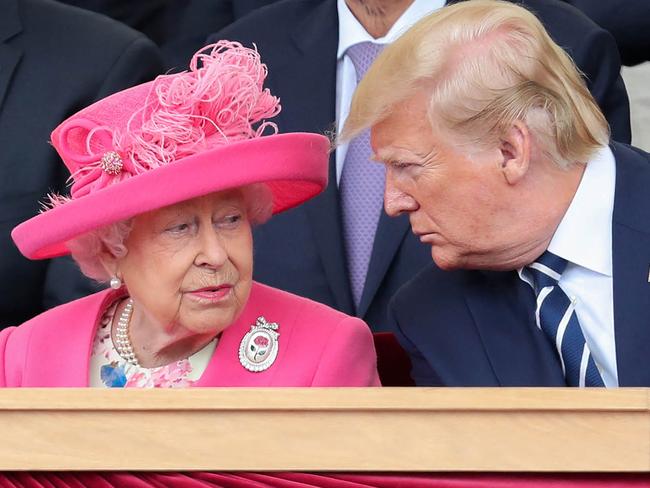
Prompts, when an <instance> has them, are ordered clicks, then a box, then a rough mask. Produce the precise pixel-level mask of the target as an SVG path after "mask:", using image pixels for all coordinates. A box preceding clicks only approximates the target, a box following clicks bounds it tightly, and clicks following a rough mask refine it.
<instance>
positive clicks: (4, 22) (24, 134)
mask: <svg viewBox="0 0 650 488" xmlns="http://www.w3.org/2000/svg"><path fill="white" fill-rule="evenodd" d="M0 12H2V15H1V16H0V278H1V279H0V328H4V327H6V326H9V325H18V324H20V323H21V322H24V321H25V320H27V319H29V318H31V317H33V316H34V315H37V314H39V313H40V312H42V311H43V310H45V309H47V308H50V307H52V306H55V305H58V304H60V303H64V302H68V301H70V300H73V299H75V298H79V297H80V296H83V295H86V294H88V293H90V292H92V291H95V290H96V286H95V285H92V284H91V283H90V282H89V281H88V280H87V279H86V278H84V277H83V276H82V275H81V273H80V272H79V271H78V269H77V268H76V266H75V265H74V264H73V263H72V261H70V260H68V259H55V260H52V261H39V262H30V261H28V260H27V259H25V258H24V257H23V256H21V255H20V253H19V252H18V249H16V247H15V246H14V244H13V242H12V241H11V238H10V232H11V229H12V228H13V227H14V226H15V225H17V224H18V223H20V222H22V221H24V220H25V219H27V218H29V217H31V216H33V215H35V214H36V213H37V212H38V211H39V207H38V204H37V203H36V202H37V201H38V200H39V199H43V198H44V197H45V195H46V194H47V193H48V192H51V191H56V192H61V193H67V189H66V180H67V179H68V177H69V176H70V175H69V174H64V172H63V171H62V168H63V165H62V164H61V163H60V162H58V160H57V156H56V152H55V151H54V149H52V148H51V147H50V145H49V144H48V140H49V136H50V132H51V131H52V130H53V129H54V128H55V127H56V126H57V125H58V124H59V123H60V122H62V121H63V120H64V119H65V118H66V117H68V116H69V115H70V114H72V113H74V112H76V111H77V110H79V109H80V108H81V107H84V106H86V105H88V104H90V103H91V102H92V101H94V100H96V99H99V98H102V97H105V96H106V95H108V94H110V93H113V92H115V91H118V90H121V89H124V88H126V87H129V86H131V85H135V84H138V83H141V82H144V81H147V80H149V79H152V78H154V77H155V76H156V75H158V74H159V73H160V72H161V71H162V63H161V59H160V55H159V53H158V50H157V48H156V47H155V46H154V45H153V43H152V42H151V41H150V40H148V39H147V38H146V37H144V36H143V35H141V34H139V33H137V32H135V31H133V30H131V29H129V28H128V27H125V26H123V25H121V24H119V23H117V22H114V21H112V20H110V19H108V18H106V17H103V16H100V15H96V14H93V13H90V12H86V11H84V10H81V9H77V8H74V7H69V6H66V5H63V4H60V3H58V2H52V1H49V0H0ZM70 73H75V76H71V75H70Z"/></svg>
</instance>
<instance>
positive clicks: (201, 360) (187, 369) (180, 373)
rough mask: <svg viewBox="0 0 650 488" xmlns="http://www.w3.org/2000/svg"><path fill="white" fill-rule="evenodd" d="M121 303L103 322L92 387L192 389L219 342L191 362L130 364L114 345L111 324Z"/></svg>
mask: <svg viewBox="0 0 650 488" xmlns="http://www.w3.org/2000/svg"><path fill="white" fill-rule="evenodd" d="M118 303H119V300H118V302H116V303H114V304H113V305H111V306H110V307H108V309H107V310H106V312H105V313H104V315H103V316H102V319H101V321H100V324H99V327H98V328H97V333H96V334H95V341H94V343H93V353H92V356H91V358H90V386H91V387H100V388H101V387H104V388H124V387H127V388H128V387H139V388H182V387H187V386H192V385H193V384H194V383H195V382H196V381H197V380H198V379H199V378H200V377H201V375H202V374H203V371H205V368H206V367H207V366H208V363H209V362H210V359H211V358H212V354H213V353H214V350H215V348H216V347H217V339H216V338H215V339H214V340H212V341H211V342H210V343H208V344H207V345H206V346H204V347H203V349H201V350H199V351H197V352H195V353H194V354H192V355H191V356H190V357H189V358H186V359H181V360H179V361H175V362H173V363H171V364H167V365H165V366H160V367H157V368H143V367H141V366H135V365H134V364H131V363H129V362H127V361H126V360H125V359H124V358H122V356H120V355H119V354H118V352H117V350H116V348H115V346H114V345H113V339H112V337H111V324H112V323H113V315H114V314H115V310H116V309H117V304H118Z"/></svg>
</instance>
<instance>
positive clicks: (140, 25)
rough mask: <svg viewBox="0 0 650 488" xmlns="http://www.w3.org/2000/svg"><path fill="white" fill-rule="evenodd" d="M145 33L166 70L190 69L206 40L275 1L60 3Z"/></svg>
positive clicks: (96, 0) (84, 0) (108, 0)
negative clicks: (94, 13) (189, 65)
mask: <svg viewBox="0 0 650 488" xmlns="http://www.w3.org/2000/svg"><path fill="white" fill-rule="evenodd" d="M59 1H61V2H62V3H67V4H68V5H74V6H75V7H80V8H84V9H87V10H92V11H93V12H97V13H100V14H103V15H107V16H109V17H111V18H112V19H115V20H118V21H120V22H122V23H124V24H126V25H128V26H129V27H132V28H133V29H135V30H137V31H140V32H142V33H143V34H145V35H146V36H147V37H149V39H151V40H152V41H153V42H155V43H156V45H157V46H158V47H159V48H160V52H161V54H162V57H163V61H164V63H165V69H173V70H174V71H180V70H184V69H186V68H187V64H188V62H189V60H190V58H191V57H192V55H193V54H194V53H195V52H196V51H197V50H198V49H200V48H201V46H203V45H204V44H205V38H206V37H207V36H208V35H209V34H210V33H211V32H215V31H216V30H219V29H221V28H222V27H225V26H227V25H228V24H230V23H232V22H234V21H235V20H237V19H240V18H241V17H243V16H245V15H246V14H248V13H250V12H252V11H253V10H255V9H258V8H260V7H263V6H265V5H268V4H269V3H272V2H273V1H274V0H191V1H189V0H59Z"/></svg>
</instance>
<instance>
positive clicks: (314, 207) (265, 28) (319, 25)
mask: <svg viewBox="0 0 650 488" xmlns="http://www.w3.org/2000/svg"><path fill="white" fill-rule="evenodd" d="M524 3H525V4H526V5H529V6H530V7H532V8H534V9H535V10H536V11H537V13H538V14H539V15H540V17H541V19H542V21H543V22H544V23H545V25H546V26H547V27H548V29H549V30H550V32H551V35H552V36H554V37H555V39H556V40H557V41H558V42H559V44H561V45H562V46H565V47H569V48H571V52H572V54H573V55H574V57H575V60H576V62H577V64H578V66H580V68H581V69H582V70H583V72H585V73H586V74H587V76H588V77H589V79H591V80H593V82H592V83H590V86H591V89H592V90H593V93H594V95H595V96H596V98H597V100H598V101H599V102H600V103H601V104H602V106H603V107H604V108H605V112H606V113H608V114H609V115H610V116H611V118H610V122H611V123H612V125H613V126H615V127H616V131H617V133H619V132H620V134H621V135H622V137H623V138H624V139H625V140H629V137H630V135H629V130H630V129H629V112H628V107H627V95H626V93H625V89H624V87H623V85H622V82H621V80H620V77H619V74H618V70H619V68H620V64H619V60H618V52H617V51H616V46H615V45H614V41H613V39H612V38H611V36H610V35H609V34H608V33H607V32H605V31H604V30H603V29H601V28H599V27H598V26H596V25H595V24H594V23H593V22H591V21H590V20H589V19H587V18H586V17H585V16H583V15H582V14H580V13H579V12H577V11H576V10H575V9H573V8H571V7H569V6H567V5H564V4H561V3H557V2H555V0H528V1H527V2H524ZM337 31H338V17H337V10H336V1H335V0H287V1H283V2H279V3H277V4H275V5H271V6H268V7H265V8H263V9H260V10H259V11H256V12H253V13H251V14H249V15H248V16H246V17H245V18H243V19H241V20H239V21H238V22H235V23H234V24H232V25H231V26H229V27H226V28H225V29H224V30H222V31H220V32H218V33H217V34H215V36H213V37H212V38H211V39H210V41H214V40H216V39H219V38H220V39H231V40H239V41H241V42H243V43H244V44H245V45H251V44H252V43H255V44H256V45H257V47H258V49H259V51H260V54H261V56H262V61H263V62H265V63H266V64H267V65H268V68H269V76H268V86H269V87H270V89H271V91H272V92H273V93H274V94H275V95H278V96H279V97H280V100H281V104H282V112H281V113H280V115H279V116H278V118H277V120H276V121H277V123H278V126H279V128H280V130H281V131H287V132H291V131H314V132H323V131H329V130H331V129H332V128H333V127H334V119H335V105H336V50H337V46H338V32H337ZM430 262H431V255H430V250H429V248H428V246H423V245H422V244H421V243H420V242H419V240H417V239H416V238H415V237H414V236H413V235H412V234H411V233H410V232H409V222H408V218H407V217H406V216H401V217H398V218H395V219H391V218H389V217H387V215H386V214H385V213H383V212H382V215H381V217H380V221H379V226H378V230H377V235H376V238H375V245H374V248H373V251H372V255H371V259H370V265H369V270H368V275H367V280H366V285H365V288H364V292H363V296H362V298H361V303H360V306H359V308H358V310H355V308H354V304H353V301H352V296H351V292H350V284H349V281H348V277H347V269H346V262H345V253H344V249H343V239H342V231H341V216H340V209H339V195H338V188H337V185H336V178H335V161H334V156H333V155H332V158H331V160H330V185H329V186H328V188H327V190H326V191H325V192H324V194H322V195H320V196H318V197H317V198H315V199H313V200H312V201H310V202H308V203H307V204H305V205H302V206H301V207H298V208H297V209H294V210H291V211H289V212H286V213H285V214H282V215H279V216H276V217H274V218H273V219H271V221H270V222H269V223H267V224H265V225H263V226H261V227H259V228H258V229H257V230H256V232H255V278H256V279H257V280H259V281H262V282H264V283H267V284H270V285H271V286H275V287H278V288H281V289H284V290H288V291H291V292H293V293H296V294H298V295H303V296H306V297H309V298H312V299H314V300H318V301H320V302H323V303H325V304H327V305H330V306H333V307H335V308H338V309H339V310H342V311H343V312H346V313H350V314H355V313H356V315H357V316H359V317H362V318H363V319H364V320H365V321H366V322H368V323H369V324H370V326H371V328H372V329H373V330H375V331H382V330H386V328H387V317H386V310H387V305H388V301H389V299H390V298H391V296H392V295H393V294H394V293H395V292H396V291H397V289H398V288H399V287H400V286H401V285H402V284H404V283H405V282H406V281H407V280H409V279H411V278H412V277H413V276H415V275H416V274H417V273H418V272H419V271H421V270H422V269H423V268H425V267H426V266H427V265H429V263H430Z"/></svg>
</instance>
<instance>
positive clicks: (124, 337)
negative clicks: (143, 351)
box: [115, 298, 140, 367]
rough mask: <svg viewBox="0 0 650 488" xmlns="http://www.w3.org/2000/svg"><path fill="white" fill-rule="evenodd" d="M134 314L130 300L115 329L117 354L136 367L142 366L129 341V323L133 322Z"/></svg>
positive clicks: (131, 300)
mask: <svg viewBox="0 0 650 488" xmlns="http://www.w3.org/2000/svg"><path fill="white" fill-rule="evenodd" d="M132 313H133V299H131V298H129V300H128V301H127V302H126V306H125V307H124V310H122V313H121V314H120V318H119V320H118V321H117V328H116V329H115V348H116V349H117V353H118V354H119V355H120V356H122V358H124V359H126V361H127V362H129V363H131V364H133V365H134V366H138V367H139V366H140V363H138V358H136V357H135V353H134V352H133V347H132V346H131V341H130V340H129V322H130V321H131V314H132Z"/></svg>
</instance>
